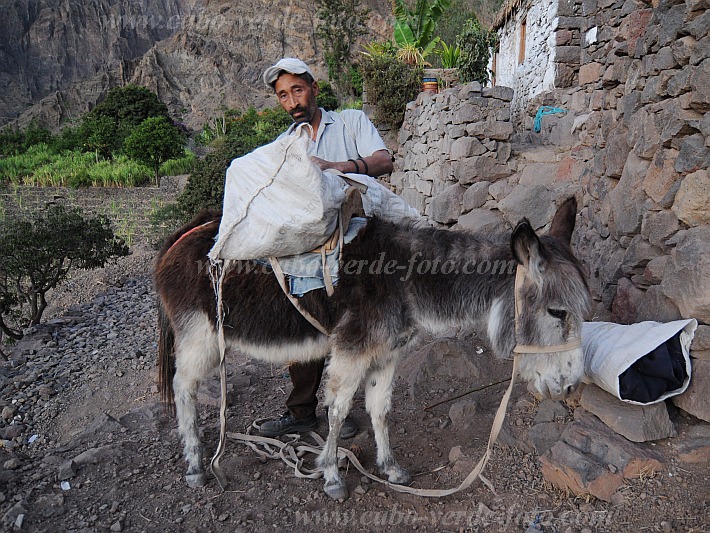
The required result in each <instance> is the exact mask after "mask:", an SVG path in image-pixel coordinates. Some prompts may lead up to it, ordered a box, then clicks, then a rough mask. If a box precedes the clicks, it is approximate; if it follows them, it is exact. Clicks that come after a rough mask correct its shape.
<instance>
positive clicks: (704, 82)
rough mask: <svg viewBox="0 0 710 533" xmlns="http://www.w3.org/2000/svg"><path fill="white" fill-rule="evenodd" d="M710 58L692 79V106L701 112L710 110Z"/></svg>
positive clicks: (694, 73) (696, 71)
mask: <svg viewBox="0 0 710 533" xmlns="http://www.w3.org/2000/svg"><path fill="white" fill-rule="evenodd" d="M708 79H710V58H707V57H706V59H705V60H704V61H703V62H702V63H701V64H700V66H698V68H697V69H695V71H694V72H693V75H692V77H691V79H690V85H691V88H692V91H691V94H692V98H691V100H690V105H691V106H692V107H693V108H694V109H698V110H701V111H708V110H710V86H709V84H708Z"/></svg>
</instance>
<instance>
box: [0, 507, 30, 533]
mask: <svg viewBox="0 0 710 533" xmlns="http://www.w3.org/2000/svg"><path fill="white" fill-rule="evenodd" d="M23 504H24V502H17V503H16V504H15V505H13V506H12V507H10V508H9V509H8V510H7V512H5V514H4V515H3V517H2V525H3V530H4V531H12V529H13V528H14V527H15V526H16V525H17V523H18V520H19V523H20V526H21V525H22V521H23V519H24V517H25V515H26V514H27V509H26V508H25V506H24V505H23ZM17 529H19V528H17Z"/></svg>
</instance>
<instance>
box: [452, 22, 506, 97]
mask: <svg viewBox="0 0 710 533" xmlns="http://www.w3.org/2000/svg"><path fill="white" fill-rule="evenodd" d="M456 42H457V44H458V46H459V48H461V54H460V56H459V79H460V80H461V81H462V82H464V83H466V82H469V81H478V82H480V83H481V84H486V83H488V80H489V78H490V73H489V72H488V60H489V59H490V57H491V49H492V48H494V47H495V46H496V44H497V43H498V35H497V34H496V32H494V31H493V30H489V29H486V28H484V27H483V26H482V25H481V23H480V22H479V21H478V18H476V16H475V15H474V16H473V17H471V18H470V19H468V20H467V21H466V24H464V28H463V31H462V32H461V35H459V36H458V38H457V39H456Z"/></svg>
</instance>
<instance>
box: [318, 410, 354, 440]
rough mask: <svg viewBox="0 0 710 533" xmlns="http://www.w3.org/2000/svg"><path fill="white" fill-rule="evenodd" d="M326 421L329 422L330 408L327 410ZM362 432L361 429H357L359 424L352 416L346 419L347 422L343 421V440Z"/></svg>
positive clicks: (341, 428)
mask: <svg viewBox="0 0 710 533" xmlns="http://www.w3.org/2000/svg"><path fill="white" fill-rule="evenodd" d="M325 421H326V422H327V421H328V408H327V407H326V408H325ZM358 431H360V428H358V427H357V422H355V419H354V418H352V417H351V416H350V415H348V416H346V417H345V420H343V425H342V426H340V435H339V437H340V438H341V439H349V438H352V437H354V436H355V435H357V432H358Z"/></svg>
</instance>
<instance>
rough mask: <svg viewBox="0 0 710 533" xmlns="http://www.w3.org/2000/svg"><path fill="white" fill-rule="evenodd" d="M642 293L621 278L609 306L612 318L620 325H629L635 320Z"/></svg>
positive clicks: (628, 281)
mask: <svg viewBox="0 0 710 533" xmlns="http://www.w3.org/2000/svg"><path fill="white" fill-rule="evenodd" d="M643 296H644V293H643V291H641V290H640V289H638V288H636V286H635V285H634V284H633V283H632V282H631V281H630V280H629V279H628V278H621V279H620V280H619V282H618V284H617V286H616V294H615V296H614V301H613V303H612V306H611V312H612V317H613V320H614V321H615V322H618V323H620V324H631V323H633V322H634V320H635V319H636V315H637V313H638V309H639V305H640V304H641V301H642V299H643Z"/></svg>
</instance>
